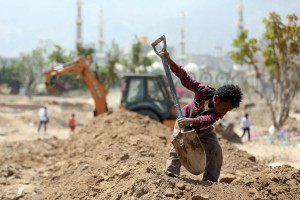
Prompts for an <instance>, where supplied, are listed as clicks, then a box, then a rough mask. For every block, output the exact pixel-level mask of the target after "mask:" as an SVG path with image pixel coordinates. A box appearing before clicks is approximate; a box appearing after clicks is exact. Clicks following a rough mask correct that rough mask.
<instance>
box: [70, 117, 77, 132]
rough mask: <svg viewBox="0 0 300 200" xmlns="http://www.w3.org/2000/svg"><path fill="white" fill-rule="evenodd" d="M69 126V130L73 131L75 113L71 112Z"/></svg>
mask: <svg viewBox="0 0 300 200" xmlns="http://www.w3.org/2000/svg"><path fill="white" fill-rule="evenodd" d="M69 127H70V132H71V133H74V130H75V128H76V121H75V114H74V113H72V115H71V117H70V119H69Z"/></svg>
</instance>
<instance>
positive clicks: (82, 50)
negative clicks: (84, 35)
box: [76, 45, 95, 56]
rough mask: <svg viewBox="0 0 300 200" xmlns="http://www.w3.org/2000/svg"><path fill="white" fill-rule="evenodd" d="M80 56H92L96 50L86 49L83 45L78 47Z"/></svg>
mask: <svg viewBox="0 0 300 200" xmlns="http://www.w3.org/2000/svg"><path fill="white" fill-rule="evenodd" d="M76 50H77V55H78V56H91V55H93V54H94V53H95V49H94V48H92V47H84V46H81V45H77V46H76Z"/></svg>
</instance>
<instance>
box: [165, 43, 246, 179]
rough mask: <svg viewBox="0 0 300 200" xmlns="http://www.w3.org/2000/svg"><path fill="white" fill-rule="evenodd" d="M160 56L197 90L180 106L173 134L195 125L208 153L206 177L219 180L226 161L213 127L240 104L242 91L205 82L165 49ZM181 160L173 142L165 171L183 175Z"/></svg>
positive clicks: (175, 72)
mask: <svg viewBox="0 0 300 200" xmlns="http://www.w3.org/2000/svg"><path fill="white" fill-rule="evenodd" d="M160 56H161V57H165V58H166V59H167V62H168V64H169V66H170V68H171V70H172V72H173V73H174V74H175V75H176V76H177V77H178V78H179V79H180V81H181V83H182V85H183V86H184V87H186V88H187V89H188V90H190V91H192V92H194V93H195V96H194V99H193V100H192V101H191V102H190V103H188V104H187V105H185V106H184V107H183V108H182V109H181V110H182V114H183V117H184V118H181V119H177V121H176V124H175V126H174V132H173V137H174V138H175V137H176V135H177V134H178V133H179V131H180V128H184V127H185V128H186V129H194V130H195V131H196V132H197V134H198V137H199V139H200V141H201V143H202V145H203V147H204V150H205V153H206V167H205V171H204V174H203V179H202V180H203V181H214V182H217V181H218V178H219V176H220V171H221V166H222V163H223V155H222V148H221V146H220V144H219V142H218V139H217V136H216V134H215V133H214V130H213V126H212V125H213V124H214V123H215V122H216V121H218V120H219V119H222V118H223V117H224V115H225V114H226V113H227V112H228V111H231V110H232V109H234V108H238V107H239V106H240V102H241V100H242V92H241V89H240V88H239V86H235V85H224V86H222V87H220V88H219V89H217V90H216V89H214V88H211V87H209V86H207V85H203V84H201V83H199V82H197V81H196V80H194V79H193V78H192V77H191V76H189V75H188V74H187V73H186V71H185V70H184V69H183V68H182V67H181V66H179V65H177V64H176V63H175V62H174V61H173V60H172V59H171V58H170V55H169V53H168V52H167V51H166V50H164V49H163V50H162V52H161V53H160ZM180 167H181V163H180V160H179V158H178V156H177V154H176V151H175V149H174V146H173V145H172V147H171V149H170V152H169V157H168V159H167V162H166V173H167V174H168V175H169V176H171V177H177V176H179V175H180Z"/></svg>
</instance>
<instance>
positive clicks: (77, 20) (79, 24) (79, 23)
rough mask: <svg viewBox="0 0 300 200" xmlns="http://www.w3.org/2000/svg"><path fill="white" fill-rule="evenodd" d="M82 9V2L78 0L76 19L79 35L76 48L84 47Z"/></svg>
mask: <svg viewBox="0 0 300 200" xmlns="http://www.w3.org/2000/svg"><path fill="white" fill-rule="evenodd" d="M81 7H82V0H77V19H76V27H77V32H76V33H77V35H76V47H82V45H83V41H82V17H81Z"/></svg>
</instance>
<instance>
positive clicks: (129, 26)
mask: <svg viewBox="0 0 300 200" xmlns="http://www.w3.org/2000/svg"><path fill="white" fill-rule="evenodd" d="M76 2H77V0H0V8H1V12H0V56H4V57H14V56H18V55H19V54H20V53H21V52H29V51H31V50H33V49H34V48H35V47H36V46H37V45H38V44H39V42H40V41H44V40H51V41H53V42H54V43H56V44H59V45H61V46H62V47H64V48H66V49H67V50H74V48H75V40H76V24H75V20H76ZM238 2H239V0H211V1H209V0H83V8H82V18H83V41H84V43H85V44H87V43H96V45H98V43H97V41H98V39H99V37H98V36H99V23H100V20H99V12H100V9H102V10H103V22H104V39H105V41H106V42H107V43H108V44H109V45H110V44H111V41H112V40H113V39H114V40H115V41H116V42H117V43H118V44H119V45H120V47H121V48H123V47H126V46H128V45H130V44H131V43H132V42H133V41H134V36H135V35H138V36H147V37H148V38H149V42H152V41H153V40H155V39H156V38H158V37H159V36H161V35H163V34H164V35H166V37H167V42H168V44H169V45H172V46H175V47H176V48H177V50H179V49H178V47H179V39H180V31H179V27H180V25H181V20H180V17H179V16H180V13H181V11H184V13H185V27H186V31H185V35H186V52H187V53H197V54H213V53H214V50H215V47H216V46H221V47H222V48H223V53H226V52H228V51H229V50H230V49H231V44H232V40H233V38H235V37H236V34H237V22H238ZM243 4H244V21H245V27H246V28H247V29H248V30H249V31H250V35H251V36H255V37H257V36H260V35H261V34H262V32H263V31H264V25H263V23H262V19H263V18H266V17H268V13H269V12H270V11H276V12H277V13H279V14H280V15H281V16H282V17H283V18H285V17H286V15H287V14H290V13H296V14H297V15H298V17H300V1H299V0H243ZM97 47H98V46H97Z"/></svg>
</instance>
